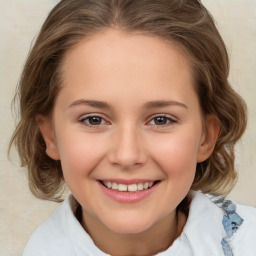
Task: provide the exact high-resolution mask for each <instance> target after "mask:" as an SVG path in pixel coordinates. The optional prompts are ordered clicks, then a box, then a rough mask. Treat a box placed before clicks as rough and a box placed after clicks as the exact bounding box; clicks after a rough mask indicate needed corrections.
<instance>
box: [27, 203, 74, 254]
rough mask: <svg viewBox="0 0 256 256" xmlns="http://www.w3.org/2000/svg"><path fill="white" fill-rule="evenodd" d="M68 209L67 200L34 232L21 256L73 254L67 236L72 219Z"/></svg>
mask: <svg viewBox="0 0 256 256" xmlns="http://www.w3.org/2000/svg"><path fill="white" fill-rule="evenodd" d="M69 208H70V207H69V199H66V200H65V201H64V202H63V204H62V205H61V206H59V207H58V208H57V209H56V210H55V212H54V213H53V215H52V216H51V217H50V218H49V219H48V220H46V221H45V222H44V223H43V224H42V225H41V226H39V227H38V228H37V229H36V230H35V231H34V233H33V234H32V236H31V237H30V239H29V241H28V243H27V245H26V247H25V249H24V252H23V256H32V255H37V256H43V255H47V256H51V255H72V254H73V253H72V246H71V242H70V240H69V235H68V225H69V222H70V221H71V218H72V217H71V214H70V212H69V211H71V209H69Z"/></svg>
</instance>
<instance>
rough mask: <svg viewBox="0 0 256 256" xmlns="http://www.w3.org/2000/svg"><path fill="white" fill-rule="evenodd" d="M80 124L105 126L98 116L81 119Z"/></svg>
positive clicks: (104, 122)
mask: <svg viewBox="0 0 256 256" xmlns="http://www.w3.org/2000/svg"><path fill="white" fill-rule="evenodd" d="M80 122H81V123H83V124H85V125H87V126H99V125H103V124H106V121H105V120H104V119H103V118H102V117H100V116H87V117H84V118H83V119H81V120H80Z"/></svg>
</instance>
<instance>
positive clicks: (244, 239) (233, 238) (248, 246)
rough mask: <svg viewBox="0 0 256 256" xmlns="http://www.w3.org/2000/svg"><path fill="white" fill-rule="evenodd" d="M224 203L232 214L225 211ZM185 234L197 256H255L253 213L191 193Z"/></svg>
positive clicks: (240, 207) (231, 204)
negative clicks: (230, 252) (229, 252)
mask: <svg viewBox="0 0 256 256" xmlns="http://www.w3.org/2000/svg"><path fill="white" fill-rule="evenodd" d="M227 202H229V203H228V205H229V206H231V208H232V207H233V208H232V209H231V210H232V211H233V212H232V213H227V211H226V210H225V207H227V204H226V205H225V203H227ZM223 204H224V205H223ZM233 213H235V214H233ZM184 233H185V234H186V237H187V239H188V242H189V244H190V246H191V248H192V251H193V252H196V255H210V253H212V254H211V255H234V256H236V255H254V254H253V252H255V251H256V243H255V241H254V240H255V237H256V209H255V208H254V207H250V206H244V205H241V204H236V203H234V202H231V201H227V200H224V201H223V199H222V200H219V201H218V200H217V198H214V197H209V196H206V195H204V194H202V193H200V192H193V200H192V203H191V206H190V210H189V216H188V220H187V223H186V225H185V227H184ZM224 251H226V252H224ZM228 251H232V252H233V254H228ZM255 255H256V254H255Z"/></svg>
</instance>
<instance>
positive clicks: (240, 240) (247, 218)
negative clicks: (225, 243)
mask: <svg viewBox="0 0 256 256" xmlns="http://www.w3.org/2000/svg"><path fill="white" fill-rule="evenodd" d="M236 212H237V214H238V215H239V216H240V217H241V218H242V219H243V223H242V225H241V226H240V228H239V229H238V231H237V232H236V233H235V234H234V236H233V239H231V243H232V246H233V248H234V250H233V251H234V255H256V253H255V252H256V243H255V237H256V208H254V207H251V206H246V205H242V204H236Z"/></svg>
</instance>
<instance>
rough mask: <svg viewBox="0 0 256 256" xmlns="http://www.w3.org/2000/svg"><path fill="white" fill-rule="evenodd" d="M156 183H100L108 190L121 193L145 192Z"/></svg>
mask: <svg viewBox="0 0 256 256" xmlns="http://www.w3.org/2000/svg"><path fill="white" fill-rule="evenodd" d="M156 182H157V181H155V182H153V181H150V182H144V183H138V184H136V183H134V184H129V185H126V184H120V183H116V182H110V181H101V183H102V184H103V185H104V186H105V187H107V188H109V189H113V190H118V191H122V192H136V191H142V190H147V189H149V188H151V187H152V186H153V185H154V184H155V183H156Z"/></svg>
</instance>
